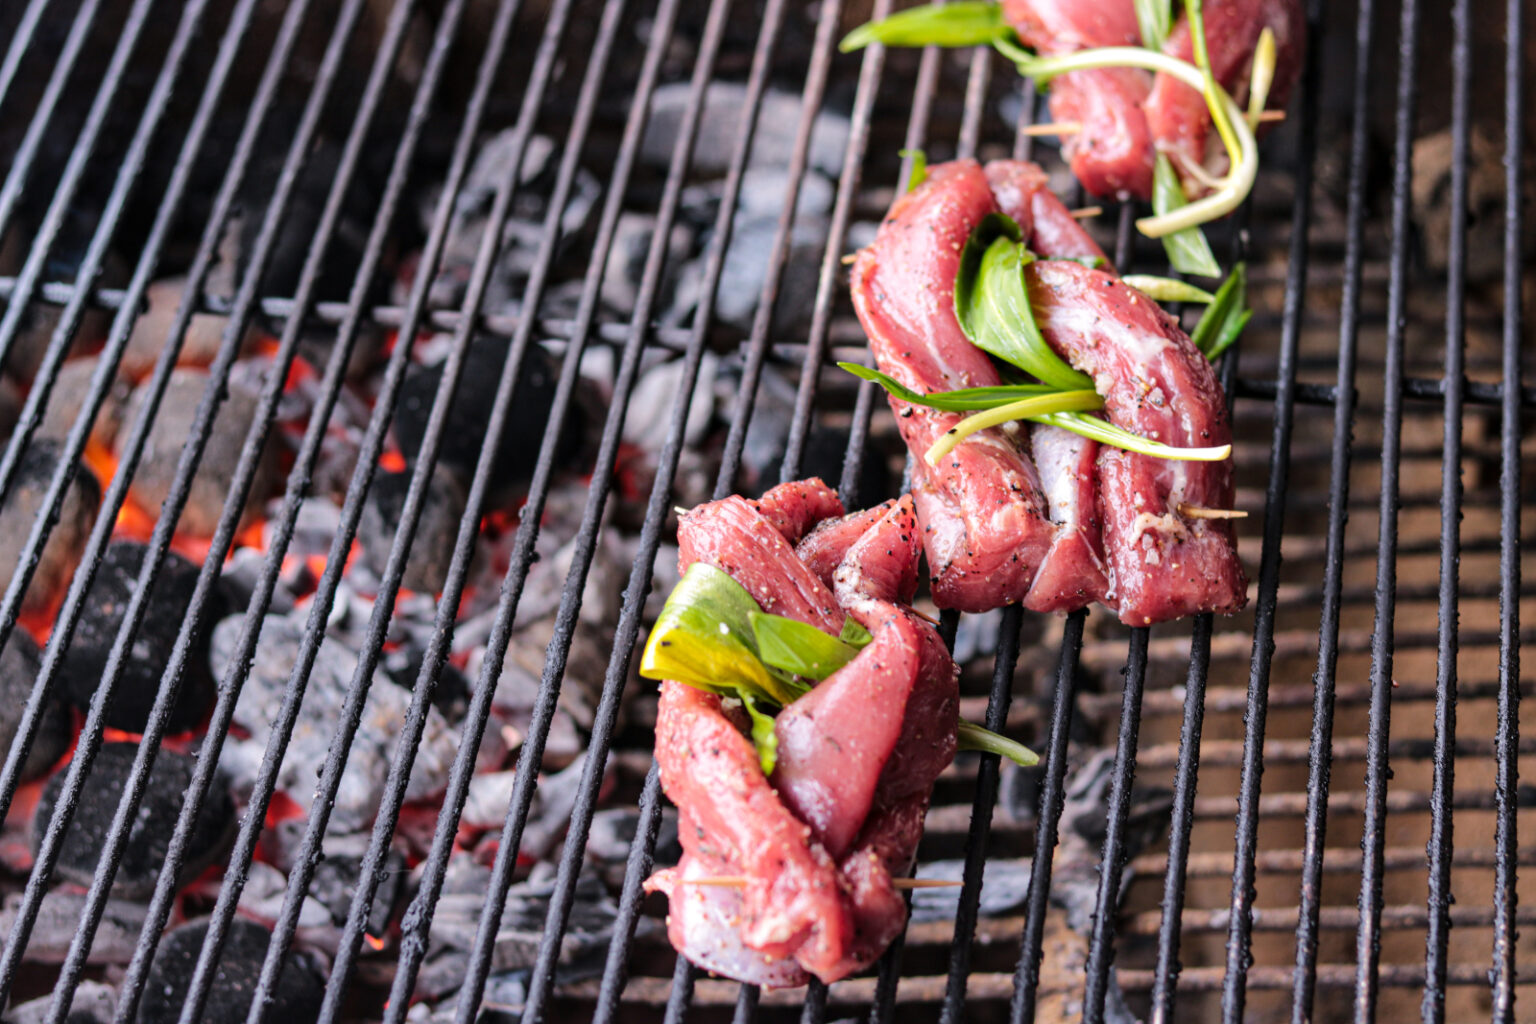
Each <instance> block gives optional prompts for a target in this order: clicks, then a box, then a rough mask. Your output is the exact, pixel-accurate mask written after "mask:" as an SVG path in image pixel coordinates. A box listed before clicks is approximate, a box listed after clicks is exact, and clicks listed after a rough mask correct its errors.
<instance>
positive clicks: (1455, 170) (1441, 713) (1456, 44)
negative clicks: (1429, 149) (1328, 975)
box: [1422, 0, 1472, 1024]
mask: <svg viewBox="0 0 1536 1024" xmlns="http://www.w3.org/2000/svg"><path fill="white" fill-rule="evenodd" d="M1451 17H1452V22H1453V25H1454V36H1453V41H1452V45H1451V68H1452V71H1451V148H1452V155H1451V194H1450V214H1451V237H1450V248H1449V251H1448V253H1447V270H1446V299H1445V434H1444V446H1445V447H1444V453H1443V455H1442V458H1441V463H1440V469H1441V478H1440V602H1439V623H1440V642H1439V645H1438V648H1437V650H1436V659H1435V660H1436V673H1435V755H1434V765H1435V767H1434V773H1435V774H1434V782H1433V784H1432V785H1433V788H1432V790H1431V793H1430V816H1431V820H1430V838H1429V847H1428V853H1429V900H1428V910H1429V928H1428V933H1427V935H1426V936H1425V943H1424V976H1425V984H1424V1000H1423V1009H1422V1015H1423V1019H1424V1021H1425V1024H1438V1022H1440V1021H1443V1020H1444V1019H1445V975H1446V969H1447V966H1448V965H1447V963H1446V958H1447V954H1448V947H1449V945H1450V930H1451V911H1450V904H1451V856H1452V848H1453V825H1454V821H1453V818H1452V815H1451V806H1450V805H1451V798H1452V794H1453V793H1454V792H1455V772H1456V685H1457V673H1456V650H1457V646H1458V644H1457V612H1456V601H1457V597H1458V589H1459V584H1460V576H1459V573H1458V568H1457V565H1458V562H1459V561H1460V558H1461V499H1462V482H1461V432H1462V425H1461V416H1462V393H1463V384H1464V375H1465V366H1466V354H1465V345H1466V265H1467V175H1468V166H1467V163H1468V155H1469V147H1470V138H1469V134H1470V131H1471V127H1470V120H1471V88H1472V40H1471V34H1472V26H1471V18H1472V12H1471V10H1470V6H1469V5H1468V4H1467V2H1466V0H1457V2H1456V3H1455V4H1454V5H1453V7H1452V12H1451Z"/></svg>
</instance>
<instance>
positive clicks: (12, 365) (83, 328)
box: [5, 205, 128, 382]
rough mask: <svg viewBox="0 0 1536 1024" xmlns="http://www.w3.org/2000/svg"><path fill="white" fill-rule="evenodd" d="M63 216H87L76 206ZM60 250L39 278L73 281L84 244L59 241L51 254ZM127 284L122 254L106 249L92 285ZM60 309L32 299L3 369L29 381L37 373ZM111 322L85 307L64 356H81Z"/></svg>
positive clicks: (103, 313) (104, 312) (100, 312)
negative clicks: (97, 274)
mask: <svg viewBox="0 0 1536 1024" xmlns="http://www.w3.org/2000/svg"><path fill="white" fill-rule="evenodd" d="M67 216H68V219H70V220H73V221H79V220H80V219H81V218H82V217H88V216H90V215H89V214H87V213H85V212H84V211H83V210H82V208H81V207H80V206H79V205H76V206H74V207H71V209H70V211H69V214H68V215H67ZM60 252H62V253H63V254H64V255H62V256H60V255H55V257H54V258H53V259H50V260H49V261H48V263H47V264H45V268H44V270H43V274H44V275H45V276H44V278H43V280H45V281H73V280H75V278H76V276H77V275H78V273H79V269H80V258H81V257H83V256H84V255H85V250H84V247H83V246H81V247H80V248H79V249H78V250H75V249H74V248H73V246H71V245H70V243H69V242H68V241H63V242H60V243H57V244H56V246H55V253H60ZM127 283H128V270H127V266H126V265H125V264H124V263H123V260H122V257H120V256H118V255H117V254H116V253H112V252H109V253H108V254H107V260H106V264H105V266H104V267H103V269H102V272H101V274H100V275H99V276H98V277H97V278H96V285H97V286H98V287H103V288H119V287H122V286H123V285H124V284H127ZM63 312H64V307H62V306H56V305H54V304H52V303H49V302H33V303H32V305H31V307H30V308H29V309H28V310H27V312H26V313H25V315H23V317H22V319H21V329H20V333H18V334H17V335H16V340H15V341H14V342H12V343H11V351H10V355H9V356H8V357H7V358H6V360H5V369H6V371H7V372H9V373H10V374H11V375H12V376H14V377H15V378H16V379H17V380H20V381H27V382H30V381H31V380H32V379H33V378H34V377H36V376H37V371H38V370H39V369H40V368H41V367H42V365H43V360H44V358H46V356H47V353H48V346H49V344H50V343H51V342H52V341H53V332H54V331H55V330H57V329H58V326H59V316H60V315H61V314H62V313H63ZM111 324H112V314H111V313H110V312H109V311H107V310H104V309H93V310H87V311H86V313H85V314H84V315H83V316H82V317H81V318H80V325H79V326H78V327H77V328H76V329H75V334H74V337H73V338H71V339H70V341H69V349H68V351H67V352H66V353H65V354H66V356H78V355H82V354H83V353H86V352H89V351H90V350H91V347H92V346H93V345H98V346H99V345H100V344H101V339H102V338H104V337H106V334H107V330H108V329H109V328H110V327H111Z"/></svg>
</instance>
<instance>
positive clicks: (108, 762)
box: [32, 743, 235, 899]
mask: <svg viewBox="0 0 1536 1024" xmlns="http://www.w3.org/2000/svg"><path fill="white" fill-rule="evenodd" d="M138 750H139V745H138V744H137V743H107V744H103V746H102V748H101V750H100V751H99V752H98V753H97V754H96V760H95V761H94V762H92V764H91V769H90V771H89V772H88V773H87V775H86V777H85V785H84V786H83V787H82V788H81V792H80V803H79V805H78V806H77V807H76V808H75V816H74V818H73V820H71V821H70V823H69V828H68V830H67V831H66V834H65V836H64V846H63V849H62V850H61V851H60V852H59V863H58V868H57V870H58V874H59V877H60V878H63V879H65V880H66V881H70V882H74V883H76V884H77V885H90V884H91V879H92V877H93V876H94V875H95V873H96V864H97V861H98V860H99V859H100V858H101V852H102V846H103V845H104V844H105V842H106V839H107V833H108V832H109V831H110V830H111V827H112V816H113V815H114V814H116V813H117V804H118V801H119V800H120V799H121V798H122V795H123V792H124V790H126V789H127V788H128V776H129V773H130V772H131V771H132V768H133V759H134V757H135V755H136V754H137V753H138ZM194 764H195V762H194V761H193V759H192V758H191V757H188V756H187V755H186V754H181V753H177V752H176V751H174V750H161V751H160V753H159V755H158V756H157V757H156V758H155V764H154V767H153V768H151V769H150V772H149V782H148V784H147V785H146V786H145V789H144V800H143V802H142V803H141V804H140V806H139V813H138V814H137V815H136V816H135V818H134V821H133V826H132V828H131V830H130V831H129V833H128V841H127V843H125V844H124V846H123V855H122V858H121V860H120V861H119V863H118V868H117V875H116V877H115V878H114V879H113V880H112V894H113V895H114V896H119V897H122V898H123V899H146V898H148V897H149V896H150V895H152V894H153V893H154V891H155V883H156V881H157V880H158V879H159V877H160V871H161V868H162V866H163V865H164V864H165V852H166V849H167V848H168V847H169V846H170V843H171V834H172V833H173V832H174V831H175V830H176V820H177V818H178V817H179V816H180V814H181V808H182V804H183V802H184V800H185V794H186V790H187V786H188V785H189V784H190V783H191V781H192V769H193V767H194ZM67 774H68V773H67V772H66V771H64V770H60V771H59V772H58V773H56V774H55V775H54V776H53V778H51V779H49V780H48V784H47V785H45V786H44V787H43V794H42V796H41V798H39V800H38V802H37V810H36V812H35V813H34V815H33V818H32V849H33V851H34V853H35V852H36V851H37V849H38V848H39V847H40V846H41V845H42V838H43V835H44V834H45V833H46V832H47V829H48V825H49V823H50V822H51V821H52V820H53V812H54V808H55V807H56V806H57V805H58V800H59V794H60V793H61V792H62V791H63V789H64V779H65V777H66V776H67ZM234 833H235V805H234V802H233V801H232V800H231V799H230V796H229V790H228V789H227V788H226V787H225V786H224V784H223V782H222V780H218V781H216V782H215V784H214V786H213V787H212V788H211V789H210V790H209V791H208V795H207V796H206V797H205V798H204V800H203V806H202V807H201V808H200V809H199V810H198V815H197V823H196V825H195V826H194V827H193V830H192V837H191V840H190V841H189V842H188V844H187V857H186V861H185V862H184V863H183V865H182V871H181V877H182V879H183V880H185V879H190V878H194V877H196V876H197V875H198V874H199V873H200V872H201V871H202V870H203V869H204V868H206V867H207V866H208V865H210V864H212V863H213V862H214V860H215V859H216V858H218V857H219V856H220V855H221V854H222V853H223V852H224V851H225V850H226V849H227V848H228V846H229V843H230V841H231V840H232V839H233V838H234Z"/></svg>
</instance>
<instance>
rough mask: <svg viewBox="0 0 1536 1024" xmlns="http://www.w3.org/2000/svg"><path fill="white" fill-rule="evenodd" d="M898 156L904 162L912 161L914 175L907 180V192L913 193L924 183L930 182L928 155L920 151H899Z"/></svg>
mask: <svg viewBox="0 0 1536 1024" xmlns="http://www.w3.org/2000/svg"><path fill="white" fill-rule="evenodd" d="M896 155H897V156H899V157H901V158H902V159H903V160H911V161H912V173H911V175H910V176H909V177H908V178H907V191H908V192H911V191H912V190H913V189H915V188H917V186H919V185H921V184H922V183H923V182H924V181H926V180H928V154H927V153H924V152H923V151H922V150H920V149H902V150H897V152H896Z"/></svg>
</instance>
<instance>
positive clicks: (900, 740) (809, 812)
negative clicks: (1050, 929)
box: [648, 481, 959, 986]
mask: <svg viewBox="0 0 1536 1024" xmlns="http://www.w3.org/2000/svg"><path fill="white" fill-rule="evenodd" d="M829 495H831V492H830V490H828V489H827V488H826V487H825V485H823V484H821V482H820V481H804V482H800V483H795V484H786V485H783V486H782V487H780V488H775V489H774V490H773V491H770V492H769V493H768V494H767V495H765V496H764V497H763V499H761V501H760V502H758V503H751V502H746V501H743V500H741V499H732V498H728V499H725V500H724V501H720V502H711V503H709V504H708V505H704V506H702V507H700V508H698V509H695V510H694V511H693V512H691V513H689V514H688V515H687V516H685V517H684V518H683V520H682V523H681V524H680V526H679V546H680V548H681V551H682V562H683V568H684V569H685V570H686V568H687V567H688V566H689V565H691V564H692V563H693V561H694V560H703V561H706V562H707V563H708V564H711V565H714V566H716V567H717V568H720V569H723V570H724V571H726V572H728V573H730V574H731V575H732V576H733V577H734V578H736V579H737V582H740V583H742V584H743V585H744V586H748V589H749V590H751V591H752V593H753V596H754V597H756V598H757V599H758V600H759V602H760V603H763V604H764V606H765V607H767V606H768V603H769V602H771V603H772V605H773V607H774V609H775V610H776V611H777V612H778V613H779V614H786V615H790V616H791V617H794V618H797V619H799V620H800V621H803V622H807V623H810V624H812V625H818V626H821V627H822V628H824V629H827V630H828V631H830V632H836V631H837V630H836V628H833V627H832V625H831V620H830V617H829V616H827V615H826V614H824V613H823V611H822V604H823V602H824V601H826V600H831V601H832V602H833V604H834V607H836V608H837V610H838V614H839V615H843V614H846V615H851V616H852V617H853V618H854V619H855V620H856V621H857V622H859V623H860V624H861V625H863V626H864V627H865V628H866V629H868V630H869V632H870V633H871V634H872V637H873V639H872V640H871V642H870V643H869V644H868V645H867V646H866V647H864V648H863V649H862V650H861V651H860V652H859V653H858V654H857V655H856V656H855V657H854V658H853V660H852V661H850V662H849V663H848V664H846V665H844V666H843V667H842V668H841V669H840V670H838V671H837V672H835V673H833V674H832V675H831V676H829V677H828V678H827V679H825V680H823V681H822V682H821V683H819V684H817V685H816V686H815V688H814V689H812V690H811V692H810V693H809V694H807V695H806V696H804V697H802V698H800V699H799V700H797V701H795V702H794V703H793V704H791V705H789V707H787V708H785V709H783V710H782V711H781V712H780V714H779V716H778V720H777V722H776V724H775V732H776V734H777V736H778V765H777V768H776V770H775V772H774V775H773V778H772V779H771V780H770V779H769V778H767V777H765V776H764V774H763V771H762V768H761V765H760V763H759V760H758V757H757V753H756V751H755V750H754V748H753V746H752V743H751V741H750V740H749V739H748V738H747V735H746V731H747V726H748V723H747V722H746V721H745V718H744V715H743V713H742V712H741V710H740V709H739V708H736V709H734V710H733V708H732V706H731V703H730V702H726V701H723V700H722V699H721V698H719V697H717V696H714V695H712V694H708V693H704V692H702V691H699V690H696V689H694V688H692V687H689V686H686V685H684V684H682V683H678V682H673V681H667V682H664V683H663V684H662V696H661V702H660V705H659V710H658V716H657V727H656V757H657V761H658V764H659V767H660V770H661V781H662V787H663V789H664V790H665V791H666V793H667V795H668V796H669V797H670V798H671V799H672V801H673V802H674V803H675V804H677V806H678V813H679V835H680V839H681V842H682V845H683V849H684V856H683V859H682V862H681V863H680V864H679V865H678V866H677V867H676V868H672V869H668V870H665V871H661V872H658V873H657V874H656V875H655V876H654V877H653V878H652V879H651V881H650V882H649V883H648V885H649V886H650V887H651V888H653V889H657V890H660V891H663V892H666V893H667V894H668V896H669V898H670V901H671V911H670V914H669V916H668V936H669V937H670V938H671V940H672V943H673V945H674V946H675V947H676V948H677V949H678V950H679V951H681V952H682V953H684V954H685V955H686V956H688V957H689V958H690V959H691V960H693V961H694V962H695V963H697V964H699V965H700V966H703V967H705V968H707V969H709V970H713V971H717V972H719V973H722V974H727V975H729V976H731V977H734V978H738V979H740V980H742V981H748V982H752V983H755V984H760V985H769V986H788V985H797V984H803V983H804V982H805V981H806V980H807V979H808V977H810V976H812V975H814V976H816V977H819V978H821V979H822V980H824V981H828V982H830V981H834V980H836V979H838V978H842V977H845V976H847V975H848V974H850V973H852V972H854V971H856V970H860V969H862V968H864V967H866V966H868V965H869V964H871V963H873V962H874V960H875V959H876V958H877V957H878V956H879V955H880V953H881V952H882V951H883V950H884V949H885V947H886V946H887V945H888V944H889V943H890V941H891V939H892V938H894V937H895V936H896V935H897V934H899V932H900V931H901V928H902V926H903V925H904V924H905V923H906V905H905V902H904V901H903V900H902V899H901V898H900V896H899V894H898V893H897V892H896V889H895V887H894V885H893V884H892V881H891V880H892V878H893V877H899V876H901V875H903V874H905V873H907V872H908V871H910V869H911V866H912V862H913V860H914V858H915V856H916V852H917V841H918V838H919V836H920V835H921V832H922V818H923V813H924V811H925V810H926V808H927V804H928V797H929V793H930V791H931V789H932V787H933V781H934V779H935V778H937V777H938V774H939V773H940V772H941V771H943V769H944V768H945V767H946V766H947V765H948V764H949V762H950V760H951V759H952V758H953V756H954V750H955V742H956V723H957V714H958V706H959V697H958V692H957V688H956V671H955V667H954V663H953V662H952V661H951V660H950V658H949V655H948V652H947V651H946V650H945V648H944V645H943V643H942V642H941V641H940V640H939V637H938V635H937V633H936V632H935V631H934V630H933V628H932V627H931V626H930V625H929V624H928V623H926V622H925V621H923V620H922V619H920V618H918V617H917V616H916V615H914V614H912V612H911V610H910V609H909V608H907V607H906V602H908V601H910V600H911V598H912V593H913V590H914V589H915V587H916V583H917V558H918V553H919V545H918V535H917V530H916V522H915V518H914V514H913V509H912V502H911V499H910V498H903V499H901V500H900V501H895V502H888V503H886V504H885V505H883V506H881V507H879V508H877V509H872V510H869V511H868V512H864V513H856V514H855V515H852V516H847V517H840V518H827V519H824V520H823V522H822V524H821V525H820V526H819V527H818V526H815V519H816V517H817V516H822V515H826V516H836V515H837V514H839V513H841V511H842V509H841V506H840V505H837V504H835V501H836V499H835V496H832V497H831V498H830V500H828V496H829ZM794 509H798V510H800V513H803V514H793V515H785V514H782V513H784V512H785V510H794ZM754 517H755V518H754ZM776 523H778V524H784V526H783V528H784V529H785V530H787V531H788V532H787V533H785V532H781V530H780V527H779V526H777V525H775V524H776ZM769 533H771V534H773V535H774V537H776V538H777V541H778V543H774V542H773V537H770V536H769ZM702 534H708V535H709V536H707V537H706V536H701V535H702ZM802 535H803V539H801V540H800V546H801V549H802V550H803V551H805V552H806V553H807V555H809V556H811V557H812V558H813V560H820V561H822V562H823V563H827V564H832V563H830V562H829V560H830V559H831V558H832V557H833V556H834V555H836V556H838V557H837V559H836V562H835V565H834V567H833V568H832V569H831V570H830V571H828V572H826V573H822V572H820V571H818V570H815V569H812V568H811V567H809V566H808V565H807V564H806V562H805V561H802V560H801V558H800V556H799V555H797V553H796V551H795V549H794V548H792V547H791V546H790V541H791V540H792V539H796V538H800V537H802ZM749 549H750V550H749ZM738 573H740V574H741V575H738ZM823 575H825V576H826V579H825V580H824V579H823V578H822V576H823ZM744 576H745V577H747V578H750V579H751V580H752V583H751V584H748V583H747V579H746V578H743V577H744ZM807 580H809V581H811V583H814V586H811V585H810V584H809V583H807ZM829 587H830V588H831V589H830V591H829V590H828V588H829ZM817 588H820V590H818V589H817ZM824 592H825V593H826V597H823V596H822V594H823V593H824ZM834 595H835V596H834ZM837 623H838V626H840V625H841V619H838V620H837ZM721 876H728V877H736V876H741V877H743V878H744V879H745V880H746V884H745V885H744V886H743V887H742V888H740V889H736V888H722V887H712V886H704V885H693V884H689V880H690V879H699V878H716V877H721Z"/></svg>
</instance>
